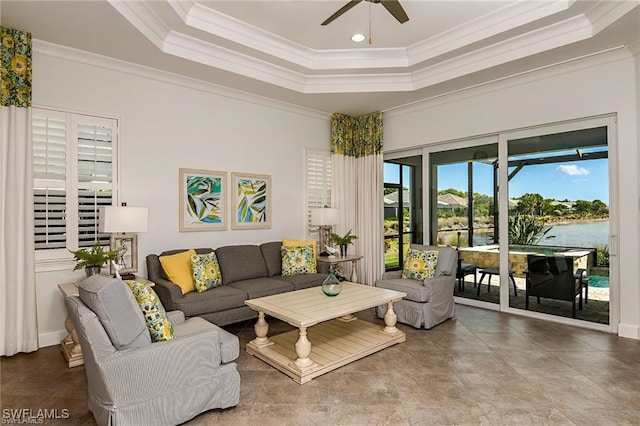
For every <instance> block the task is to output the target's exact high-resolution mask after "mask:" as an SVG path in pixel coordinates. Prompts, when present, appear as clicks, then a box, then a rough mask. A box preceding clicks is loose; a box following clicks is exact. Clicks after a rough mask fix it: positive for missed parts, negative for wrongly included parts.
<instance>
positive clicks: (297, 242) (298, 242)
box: [282, 240, 318, 263]
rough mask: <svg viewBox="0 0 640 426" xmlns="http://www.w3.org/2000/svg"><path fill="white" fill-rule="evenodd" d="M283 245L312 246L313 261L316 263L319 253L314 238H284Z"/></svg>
mask: <svg viewBox="0 0 640 426" xmlns="http://www.w3.org/2000/svg"><path fill="white" fill-rule="evenodd" d="M282 245H283V246H285V247H300V246H311V250H313V263H316V258H317V257H318V253H317V252H316V245H317V244H316V242H315V241H314V240H311V241H301V240H282Z"/></svg>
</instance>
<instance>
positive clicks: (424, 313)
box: [375, 244, 458, 329]
mask: <svg viewBox="0 0 640 426" xmlns="http://www.w3.org/2000/svg"><path fill="white" fill-rule="evenodd" d="M411 248H415V249H418V250H438V251H439V253H438V265H437V267H436V272H435V276H434V277H433V278H429V279H426V280H424V281H418V280H412V279H405V278H402V271H392V272H387V273H385V274H384V275H383V276H382V279H380V280H377V281H376V283H375V286H376V287H381V288H386V289H389V290H397V291H402V292H405V293H407V296H406V297H405V298H404V299H402V300H401V301H399V302H396V303H395V304H394V305H393V309H394V311H395V312H396V314H397V315H398V321H399V322H401V323H404V324H408V325H411V326H413V327H415V328H420V327H424V328H426V329H429V328H431V327H434V326H436V325H438V324H440V323H441V322H443V321H446V320H447V319H449V318H453V317H454V316H455V302H454V300H453V292H454V290H455V286H456V271H457V267H458V253H457V252H456V251H455V250H454V249H452V248H451V247H438V246H424V245H419V244H411ZM385 312H387V305H381V306H378V307H376V314H377V315H378V317H379V318H383V317H384V314H385Z"/></svg>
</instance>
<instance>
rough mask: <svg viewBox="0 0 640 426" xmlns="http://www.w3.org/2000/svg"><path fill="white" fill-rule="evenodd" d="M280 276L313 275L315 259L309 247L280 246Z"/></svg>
mask: <svg viewBox="0 0 640 426" xmlns="http://www.w3.org/2000/svg"><path fill="white" fill-rule="evenodd" d="M280 251H281V253H282V276H285V277H286V276H290V275H303V274H315V273H316V272H317V271H316V259H315V257H313V250H312V249H311V247H310V246H307V245H304V246H284V245H283V246H282V247H281V248H280Z"/></svg>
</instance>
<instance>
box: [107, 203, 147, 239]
mask: <svg viewBox="0 0 640 426" xmlns="http://www.w3.org/2000/svg"><path fill="white" fill-rule="evenodd" d="M98 227H99V230H100V232H125V233H126V232H147V231H148V230H149V209H148V208H147V207H128V206H106V207H100V216H99V219H98Z"/></svg>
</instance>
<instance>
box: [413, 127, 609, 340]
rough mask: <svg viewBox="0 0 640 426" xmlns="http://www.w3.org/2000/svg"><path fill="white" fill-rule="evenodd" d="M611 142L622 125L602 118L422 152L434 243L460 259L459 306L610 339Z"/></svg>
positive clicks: (457, 293)
mask: <svg viewBox="0 0 640 426" xmlns="http://www.w3.org/2000/svg"><path fill="white" fill-rule="evenodd" d="M613 139H615V120H614V118H613V117H601V118H594V119H586V120H581V121H575V122H567V123H560V124H553V125H548V126H540V127H538V128H531V129H525V130H519V131H512V132H504V133H498V134H496V135H494V136H487V137H483V138H478V139H474V140H465V141H456V142H451V143H448V144H446V145H442V146H446V148H447V149H437V148H433V147H431V148H425V149H424V151H423V152H424V153H425V154H426V158H427V159H428V160H427V163H426V164H427V167H428V170H429V173H428V176H427V179H426V180H427V181H428V187H429V191H428V201H429V210H428V233H427V236H428V238H429V242H430V243H431V244H438V245H441V246H450V247H454V248H456V249H457V250H458V254H459V259H461V261H460V263H459V265H458V269H457V276H456V278H457V281H456V288H455V293H454V295H455V296H456V297H457V300H458V302H460V303H469V304H474V305H479V306H487V307H489V306H492V307H493V308H496V309H500V310H503V311H507V312H517V311H527V312H528V313H529V314H533V315H535V316H540V317H549V316H552V317H553V318H555V319H557V320H559V321H561V322H565V321H567V322H573V321H574V320H579V321H583V322H589V323H590V324H592V327H593V328H598V329H600V328H602V329H608V327H607V326H608V325H609V324H611V323H612V320H611V318H616V315H617V306H613V305H612V303H614V302H615V298H612V297H610V295H611V294H612V293H611V292H613V294H615V292H616V291H617V284H616V281H617V278H616V277H617V274H618V271H617V265H616V260H617V259H616V256H615V252H614V251H615V246H614V247H613V249H612V250H610V245H609V242H610V241H615V239H616V235H615V232H613V231H612V230H615V229H617V225H616V223H615V222H616V215H615V211H616V210H615V209H616V203H615V198H614V199H612V197H610V194H615V192H611V191H610V187H611V186H613V185H612V184H611V182H610V180H609V169H611V168H612V167H615V165H613V164H611V161H612V158H615V155H613V154H612V153H610V151H611V150H612V149H615V144H613V143H612V140H613ZM503 164H504V165H505V167H500V165H503Z"/></svg>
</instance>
